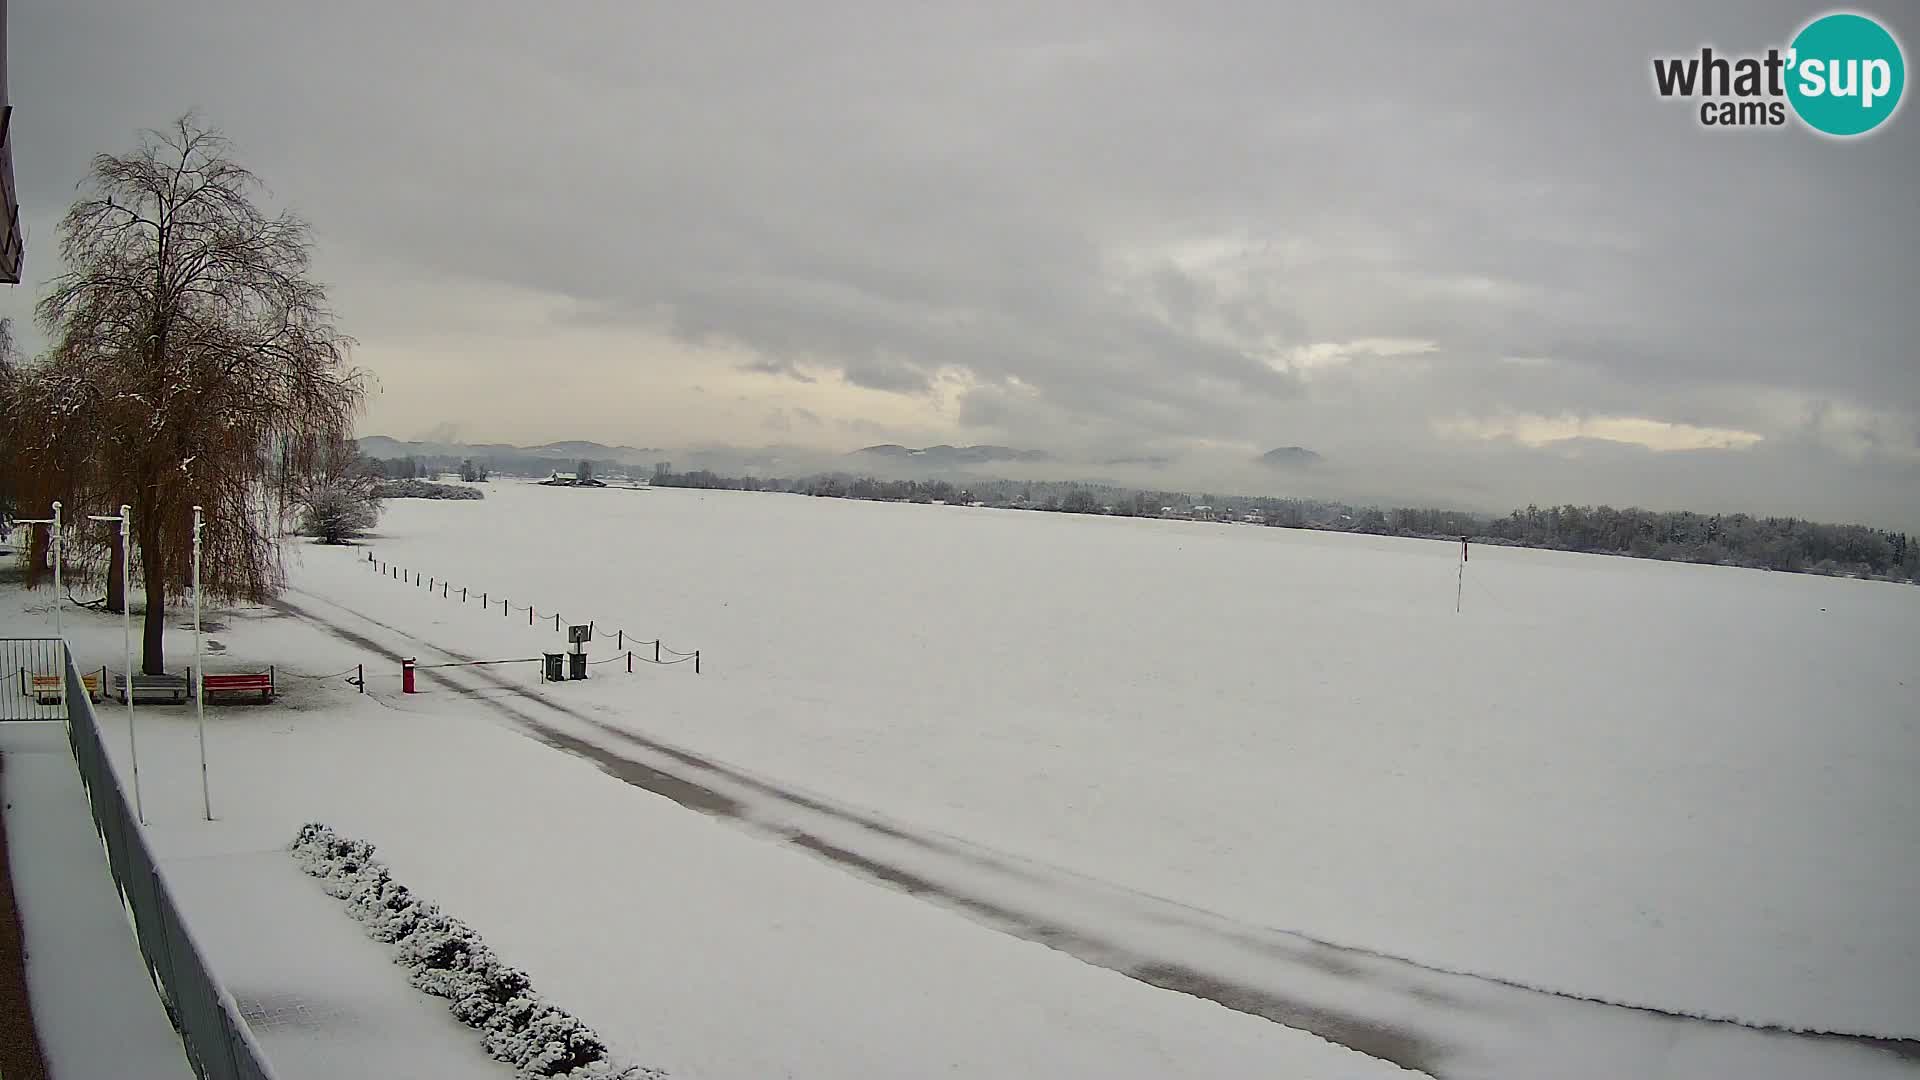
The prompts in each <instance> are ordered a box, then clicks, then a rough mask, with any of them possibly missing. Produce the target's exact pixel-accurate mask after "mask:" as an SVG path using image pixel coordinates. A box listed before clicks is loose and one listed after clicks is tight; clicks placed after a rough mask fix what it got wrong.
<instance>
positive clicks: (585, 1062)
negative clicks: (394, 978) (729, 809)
mask: <svg viewBox="0 0 1920 1080" xmlns="http://www.w3.org/2000/svg"><path fill="white" fill-rule="evenodd" d="M291 851H292V853H293V857H294V859H295V860H296V861H297V862H299V864H300V868H301V869H302V870H305V871H306V872H307V873H309V874H311V875H313V876H314V877H317V878H319V879H320V880H321V887H322V888H324V889H325V890H326V892H327V895H328V896H331V897H334V898H335V899H338V900H344V901H346V905H347V912H348V913H349V914H351V915H352V916H353V917H354V918H356V919H358V920H360V922H362V923H363V924H365V925H366V928H367V934H368V935H369V936H371V937H373V938H374V939H375V940H378V941H384V942H387V943H389V944H391V945H393V946H394V954H393V957H394V962H395V963H397V964H400V965H401V966H402V967H405V968H407V969H408V971H409V972H410V974H409V975H408V981H409V982H411V983H413V985H414V986H416V987H419V988H420V989H421V990H424V991H426V992H427V993H429V994H433V995H435V996H437V997H443V998H446V999H447V1000H448V1001H449V1002H451V1003H452V1004H451V1007H452V1010H453V1015H454V1016H455V1017H457V1018H459V1020H460V1021H461V1022H462V1023H464V1024H466V1025H467V1026H469V1027H473V1028H477V1029H479V1030H480V1032H481V1033H482V1034H481V1040H480V1041H481V1045H483V1046H485V1047H486V1050H487V1053H489V1054H491V1055H493V1056H494V1057H496V1058H498V1059H500V1060H501V1061H505V1062H508V1063H509V1064H511V1065H513V1066H514V1068H515V1069H516V1070H518V1072H519V1075H521V1076H522V1077H528V1078H532V1077H540V1078H548V1077H560V1078H563V1080H659V1078H661V1077H664V1076H665V1075H666V1074H665V1073H663V1072H660V1071H659V1070H657V1069H651V1068H643V1067H641V1066H638V1065H629V1066H626V1067H624V1068H621V1067H617V1066H615V1065H614V1064H613V1063H612V1062H610V1061H608V1060H607V1044H606V1043H605V1042H604V1041H602V1040H601V1038H600V1036H598V1035H596V1034H594V1032H593V1031H592V1029H590V1028H588V1027H587V1025H585V1024H583V1023H581V1022H580V1020H579V1019H578V1018H576V1017H574V1016H573V1015H571V1014H570V1013H567V1012H566V1011H564V1010H562V1009H558V1008H555V1007H554V1006H552V1005H549V1004H547V1003H546V1002H544V1001H541V1000H540V995H539V994H538V993H536V992H534V989H533V987H532V986H531V985H529V984H528V982H527V973H526V972H524V971H521V970H520V969H518V968H515V967H510V966H508V965H507V964H505V963H502V962H501V960H500V958H499V957H498V956H495V955H494V953H493V950H492V949H489V948H487V946H486V943H485V942H483V941H481V940H480V935H479V934H476V933H474V931H473V929H472V928H471V927H469V926H467V925H466V924H465V923H463V922H461V921H460V920H458V919H455V918H453V917H452V916H450V915H445V914H442V913H441V911H440V909H439V908H437V907H435V906H434V905H433V904H430V903H428V902H427V901H425V900H422V899H420V898H419V897H417V896H415V895H413V893H411V892H409V891H408V889H407V887H406V886H405V885H402V884H400V883H399V882H397V881H395V880H393V877H392V875H391V874H389V873H388V871H387V866H386V864H385V863H383V862H381V861H380V860H378V859H376V858H374V857H373V845H372V844H369V843H367V842H366V841H364V840H349V839H347V838H346V837H344V836H341V835H340V834H338V833H336V832H334V831H333V830H332V829H330V828H328V827H327V826H325V825H322V824H319V823H318V822H315V823H312V824H308V825H304V826H301V829H300V835H299V836H298V837H296V838H295V839H294V841H293V846H292V848H291Z"/></svg>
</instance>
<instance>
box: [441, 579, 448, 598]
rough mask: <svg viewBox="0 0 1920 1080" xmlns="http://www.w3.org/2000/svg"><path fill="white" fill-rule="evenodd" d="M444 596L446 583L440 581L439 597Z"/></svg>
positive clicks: (445, 596) (445, 594)
mask: <svg viewBox="0 0 1920 1080" xmlns="http://www.w3.org/2000/svg"><path fill="white" fill-rule="evenodd" d="M446 598H447V583H446V582H444V581H442V582H441V583H440V599H442V600H445V599H446Z"/></svg>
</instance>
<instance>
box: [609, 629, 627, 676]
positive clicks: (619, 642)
mask: <svg viewBox="0 0 1920 1080" xmlns="http://www.w3.org/2000/svg"><path fill="white" fill-rule="evenodd" d="M613 647H614V648H616V649H624V648H626V647H627V632H626V631H625V630H615V631H614V632H613ZM628 667H629V668H631V667H632V664H631V662H629V664H628Z"/></svg>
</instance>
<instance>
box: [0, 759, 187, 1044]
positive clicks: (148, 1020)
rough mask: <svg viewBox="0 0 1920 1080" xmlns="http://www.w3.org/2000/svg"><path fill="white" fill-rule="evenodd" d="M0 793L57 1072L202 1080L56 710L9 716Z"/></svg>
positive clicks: (40, 1018)
mask: <svg viewBox="0 0 1920 1080" xmlns="http://www.w3.org/2000/svg"><path fill="white" fill-rule="evenodd" d="M0 755H4V756H5V757H6V768H5V770H4V772H0V803H4V806H5V814H6V827H7V840H8V843H7V849H8V861H9V863H10V864H11V865H10V866H9V867H7V868H6V869H7V870H8V871H9V872H10V873H11V875H12V879H13V889H14V894H15V897H16V899H17V902H18V904H19V908H20V923H21V931H22V936H23V937H24V938H25V942H26V952H27V965H26V966H27V990H28V994H29V996H30V997H31V999H32V1006H33V1018H34V1024H35V1026H36V1027H37V1028H38V1029H39V1032H40V1041H41V1045H42V1048H43V1050H44V1052H45V1054H46V1059H47V1065H48V1068H49V1070H50V1071H51V1073H52V1076H53V1078H54V1080H96V1078H99V1077H109V1076H127V1077H132V1076H138V1077H142V1078H152V1080H176V1078H177V1080H191V1078H192V1076H193V1071H192V1069H191V1068H189V1067H188V1065H187V1061H186V1054H185V1050H184V1049H183V1048H182V1046H181V1043H180V1037H179V1036H178V1035H177V1034H176V1033H175V1032H174V1030H173V1025H172V1023H171V1022H169V1021H168V1019H167V1013H166V1009H165V1008H164V1007H163V1006H162V1005H161V1003H160V997H159V995H158V993H156V992H155V990H154V987H153V980H152V979H151V978H150V977H149V976H148V974H147V966H146V961H145V960H143V959H142V958H141V956H140V949H139V946H138V945H137V944H136V943H135V941H134V936H133V927H132V924H131V923H130V922H128V920H127V916H126V913H125V909H124V908H123V907H122V906H121V904H120V894H119V891H118V890H117V889H116V888H115V887H114V884H113V878H112V876H111V875H110V874H109V873H108V870H107V856H106V852H105V851H104V850H102V848H101V846H100V838H99V835H98V834H97V833H95V832H94V829H93V815H92V813H91V811H89V810H88V808H87V796H86V791H85V789H83V788H82V787H81V785H80V774H79V771H78V770H77V769H75V767H74V764H73V756H72V753H71V751H70V750H69V749H68V747H67V739H66V731H65V729H64V727H63V726H62V725H61V724H59V723H57V722H52V723H49V722H32V723H0Z"/></svg>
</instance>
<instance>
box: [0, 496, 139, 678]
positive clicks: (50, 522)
mask: <svg viewBox="0 0 1920 1080" xmlns="http://www.w3.org/2000/svg"><path fill="white" fill-rule="evenodd" d="M98 520H100V521H113V520H116V519H114V518H99V519H98ZM14 524H16V525H27V526H33V525H45V526H47V527H48V528H50V529H52V530H53V531H52V532H51V533H48V534H47V540H48V542H49V546H50V547H51V548H52V549H53V636H54V638H55V639H56V640H58V641H59V642H60V643H61V644H60V671H59V678H60V711H61V712H62V713H63V714H64V713H65V712H66V705H67V667H66V660H67V653H66V641H67V636H66V634H65V633H63V632H62V630H61V623H60V597H61V596H62V595H63V594H64V593H65V590H64V589H63V588H62V587H61V583H60V563H61V561H62V559H63V552H62V549H61V546H60V502H59V500H58V499H56V500H54V503H53V516H52V517H47V518H15V519H14ZM28 531H29V533H31V531H32V530H31V529H29V530H28ZM28 546H32V538H31V536H29V538H28Z"/></svg>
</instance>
